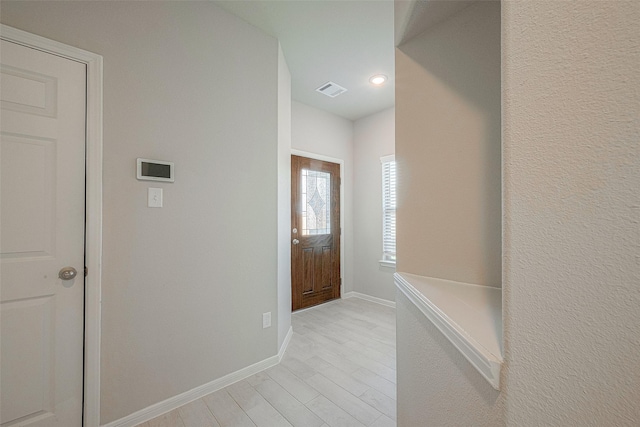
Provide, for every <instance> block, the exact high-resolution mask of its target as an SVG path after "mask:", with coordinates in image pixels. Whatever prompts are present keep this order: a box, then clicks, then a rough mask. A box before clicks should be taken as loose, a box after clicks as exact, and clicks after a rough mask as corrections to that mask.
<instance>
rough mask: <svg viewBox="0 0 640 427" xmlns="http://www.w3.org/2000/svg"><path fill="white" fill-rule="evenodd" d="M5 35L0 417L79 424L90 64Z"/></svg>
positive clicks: (24, 422)
mask: <svg viewBox="0 0 640 427" xmlns="http://www.w3.org/2000/svg"><path fill="white" fill-rule="evenodd" d="M1 43H2V46H1V49H2V58H1V59H2V61H1V62H2V64H1V65H0V87H1V92H0V94H1V95H0V98H1V101H0V102H1V104H0V107H1V109H0V114H1V116H0V122H1V129H0V175H1V176H0V236H1V240H0V262H1V263H2V265H1V273H0V274H1V277H0V279H1V286H2V287H1V294H0V333H1V337H0V339H1V340H2V346H1V347H0V352H1V354H0V364H1V366H0V369H1V372H0V424H1V425H2V426H8V425H20V426H33V427H35V426H38V427H40V426H60V427H62V426H65V427H79V426H81V425H82V382H83V376H82V371H83V342H84V330H83V327H84V275H83V271H84V215H85V210H84V206H85V202H84V175H85V154H84V150H85V111H86V108H85V99H86V67H85V65H84V64H80V63H77V62H75V61H71V60H68V59H64V58H61V57H59V56H56V55H52V54H48V53H45V52H41V51H39V50H35V49H31V48H28V47H24V46H21V45H18V44H15V43H12V42H8V41H4V40H3V41H2V42H1ZM68 266H70V267H73V268H75V269H76V271H77V272H78V275H77V276H76V277H75V278H73V279H71V280H62V279H60V278H59V277H58V272H59V271H60V269H62V268H63V267H68Z"/></svg>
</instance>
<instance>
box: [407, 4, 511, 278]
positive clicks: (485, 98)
mask: <svg viewBox="0 0 640 427" xmlns="http://www.w3.org/2000/svg"><path fill="white" fill-rule="evenodd" d="M396 69H397V71H398V72H399V73H400V75H399V76H396V162H397V164H398V185H399V187H398V213H397V215H398V216H397V221H398V228H397V238H398V242H401V243H402V244H401V245H399V246H398V264H397V267H398V271H402V272H407V273H413V274H418V275H421V276H427V277H436V278H441V279H448V280H454V281H458V282H465V283H474V284H478V285H487V286H497V287H500V285H501V255H502V247H501V236H502V234H501V201H500V197H501V184H500V179H501V174H500V148H501V147H500V129H501V124H500V3H499V2H478V3H477V4H475V5H473V6H470V7H469V8H467V9H465V10H463V11H461V12H460V13H458V14H457V15H455V16H454V17H453V18H451V19H449V20H448V21H446V22H444V23H442V24H440V25H436V26H435V27H433V28H431V29H430V30H428V31H426V32H425V33H423V34H421V35H419V36H417V37H416V38H414V39H412V40H410V41H408V42H407V43H405V44H403V45H401V46H399V47H398V49H396Z"/></svg>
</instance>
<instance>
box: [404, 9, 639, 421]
mask: <svg viewBox="0 0 640 427" xmlns="http://www.w3.org/2000/svg"><path fill="white" fill-rule="evenodd" d="M474 7H481V6H478V5H476V6H471V7H470V8H468V9H465V10H463V11H462V12H460V14H458V15H456V16H455V17H453V18H452V19H451V22H455V20H457V19H461V18H460V17H461V16H464V14H465V13H469V12H471V11H473V8H474ZM501 17H502V19H501V21H502V108H503V157H504V159H503V168H504V172H503V174H504V177H503V182H504V195H503V200H504V201H503V203H504V216H503V218H504V219H503V221H504V237H503V242H504V243H503V245H504V258H503V263H504V267H503V300H504V301H503V310H504V316H503V320H504V327H505V329H504V349H505V354H504V357H505V366H504V367H503V372H502V378H501V391H500V393H499V394H498V395H497V396H496V393H495V392H494V391H492V390H491V389H488V388H487V384H486V383H484V382H483V381H482V380H481V378H480V377H479V374H478V373H477V372H476V371H475V370H473V369H471V368H470V365H469V364H468V362H466V360H464V359H462V358H461V357H460V354H459V352H458V351H456V350H455V349H454V348H453V346H452V345H451V344H450V343H449V342H448V341H446V340H444V339H443V337H442V334H440V333H439V332H438V331H437V330H435V329H434V328H433V326H432V325H431V324H430V323H427V322H425V321H424V318H423V316H422V315H421V314H420V313H419V312H418V311H417V310H416V309H415V308H414V307H413V306H412V305H411V304H410V303H409V302H408V300H407V299H406V298H404V296H402V295H401V296H399V297H398V301H397V315H398V322H397V324H398V367H399V371H398V402H399V408H398V409H399V410H398V413H399V415H398V425H399V426H407V427H409V426H410V427H412V426H414V425H416V424H415V421H414V420H419V419H430V420H437V421H438V422H434V425H442V426H460V425H478V426H481V425H490V426H493V425H508V426H574V425H580V426H605V425H606V426H637V425H638V424H639V423H640V406H638V402H640V388H639V387H638V384H640V368H639V367H640V341H638V331H637V325H638V324H640V311H638V306H640V287H638V283H640V268H639V267H638V260H639V259H640V244H639V243H638V242H639V227H638V218H639V217H640V215H639V206H640V193H639V192H638V188H640V150H638V141H639V140H640V122H639V121H638V111H639V109H640V96H639V95H638V90H637V88H638V87H640V68H638V63H640V33H639V32H638V29H637V22H638V21H639V20H640V4H639V3H638V2H624V1H619V2H601V1H567V2H503V4H502V11H501ZM451 22H445V23H443V24H442V25H443V26H448V25H451ZM400 64H401V62H399V63H398V66H399V68H398V69H397V74H396V78H398V76H401V75H402V66H401V65H400ZM470 81H471V80H470ZM397 103H398V106H397V109H398V110H400V103H401V99H397ZM424 113H426V110H424V111H422V112H416V117H417V116H418V115H419V114H424ZM397 126H400V124H399V123H397ZM400 144H401V141H400V140H398V141H397V145H398V153H399V152H400V147H399V145H400ZM409 153H411V152H409ZM415 155H419V152H416V153H415ZM401 185H402V184H401ZM410 194H416V195H418V194H420V193H410ZM398 245H399V246H400V248H402V247H403V245H404V242H403V241H402V240H399V241H398ZM405 249H406V246H405ZM420 417H422V418H420ZM440 421H441V422H440Z"/></svg>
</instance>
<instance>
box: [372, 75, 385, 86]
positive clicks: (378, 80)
mask: <svg viewBox="0 0 640 427" xmlns="http://www.w3.org/2000/svg"><path fill="white" fill-rule="evenodd" d="M386 81H387V76H385V75H384V74H376V75H375V76H371V78H370V79H369V83H371V84H372V85H374V86H382V85H383V84H384V82H386Z"/></svg>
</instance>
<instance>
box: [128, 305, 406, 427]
mask: <svg viewBox="0 0 640 427" xmlns="http://www.w3.org/2000/svg"><path fill="white" fill-rule="evenodd" d="M292 324H293V338H292V339H291V343H290V344H289V347H288V348H287V351H286V353H285V356H284V357H283V359H282V362H281V363H280V364H279V365H277V366H274V367H272V368H270V369H267V370H266V371H262V372H260V373H258V374H256V375H253V376H251V377H249V378H247V379H245V380H242V381H240V382H237V383H235V384H232V385H230V386H229V387H226V388H224V389H222V390H219V391H216V392H214V393H211V394H209V395H207V396H205V397H203V398H202V399H198V400H196V401H194V402H192V403H189V404H188V405H185V406H182V407H180V408H178V409H176V410H174V411H172V412H169V413H167V414H165V415H162V416H160V417H158V418H155V419H153V420H151V421H148V422H146V423H143V424H140V426H139V427H211V426H214V427H217V426H222V427H226V426H229V427H244V426H252V427H253V426H258V427H261V426H264V427H280V426H287V427H289V426H295V427H298V426H299V427H351V426H357V427H361V426H372V427H387V426H394V427H395V425H396V421H395V420H396V346H395V342H396V339H395V310H394V309H393V308H389V307H385V306H382V305H379V304H375V303H372V302H368V301H365V300H362V299H359V298H349V299H345V300H338V301H334V302H330V303H327V304H323V305H321V306H318V307H314V308H312V309H308V310H303V311H301V312H297V313H294V314H293V317H292Z"/></svg>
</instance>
